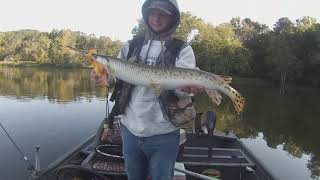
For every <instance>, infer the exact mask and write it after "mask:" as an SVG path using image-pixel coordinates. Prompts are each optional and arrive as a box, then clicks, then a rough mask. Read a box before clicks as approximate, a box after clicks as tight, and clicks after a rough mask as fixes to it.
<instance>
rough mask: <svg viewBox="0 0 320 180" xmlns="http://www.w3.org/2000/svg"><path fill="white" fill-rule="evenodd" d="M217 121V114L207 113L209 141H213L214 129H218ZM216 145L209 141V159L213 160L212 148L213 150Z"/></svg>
mask: <svg viewBox="0 0 320 180" xmlns="http://www.w3.org/2000/svg"><path fill="white" fill-rule="evenodd" d="M216 120H217V116H216V114H215V112H213V111H208V112H207V113H206V128H207V131H208V136H209V139H211V137H212V136H213V131H214V128H215V127H216ZM213 146H214V144H213V142H212V141H209V146H208V148H209V151H208V157H209V158H211V157H212V148H213Z"/></svg>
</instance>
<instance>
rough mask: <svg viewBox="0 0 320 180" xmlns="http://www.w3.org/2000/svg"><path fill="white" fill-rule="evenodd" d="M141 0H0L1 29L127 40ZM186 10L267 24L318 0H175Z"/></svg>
mask: <svg viewBox="0 0 320 180" xmlns="http://www.w3.org/2000/svg"><path fill="white" fill-rule="evenodd" d="M144 1H145V0H90V1H89V0H86V1H85V0H51V1H49V0H0V5H1V10H0V32H4V31H12V30H19V29H36V30H39V31H51V30H52V29H59V30H60V29H64V28H69V29H71V30H74V31H81V32H84V33H86V34H95V35H96V36H108V37H111V38H112V39H113V40H121V41H125V40H127V39H130V38H131V37H132V35H131V30H132V29H133V28H134V27H135V26H136V25H137V20H138V19H139V18H141V7H142V4H143V2H144ZM178 3H179V6H180V10H181V11H184V12H186V11H189V12H190V13H191V14H192V15H194V16H197V17H199V18H202V19H203V20H205V21H206V22H209V23H211V24H213V25H219V24H221V23H225V22H229V21H230V20H231V18H232V17H240V18H241V19H244V18H250V19H251V20H253V21H257V22H259V23H261V24H266V25H268V26H269V27H270V28H272V27H273V24H274V23H275V22H276V21H277V20H278V19H279V18H281V17H288V18H289V19H290V20H291V21H293V22H295V20H296V19H299V18H301V17H303V16H311V17H314V18H316V19H317V20H318V22H319V21H320V11H319V7H320V0H220V1H217V0H178Z"/></svg>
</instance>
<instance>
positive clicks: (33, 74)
mask: <svg viewBox="0 0 320 180" xmlns="http://www.w3.org/2000/svg"><path fill="white" fill-rule="evenodd" d="M89 73H90V72H89V70H80V69H73V70H72V69H71V70H70V69H69V70H67V69H39V68H9V67H0V121H1V123H2V124H3V125H4V126H5V127H6V129H7V131H8V132H9V133H10V135H11V136H12V138H13V139H14V140H15V141H16V143H17V144H18V145H19V147H20V148H21V149H22V150H23V152H26V153H27V156H28V157H30V159H31V161H32V162H33V158H34V151H35V150H34V147H35V145H40V146H41V149H40V160H41V166H42V167H45V166H47V165H48V164H49V163H51V162H52V161H54V160H55V159H56V158H57V157H59V156H60V155H62V154H63V153H65V152H66V151H67V150H68V149H70V148H72V147H73V146H75V145H77V144H78V143H80V142H81V141H82V140H84V139H86V138H87V137H88V136H89V135H91V134H93V133H95V131H96V129H97V127H98V125H99V123H100V122H101V120H102V119H103V118H104V117H105V103H106V102H105V94H106V91H105V90H104V89H101V88H96V87H94V85H93V84H92V83H91V81H90V77H89ZM235 84H236V85H234V86H235V87H236V89H238V90H239V91H240V92H241V93H242V94H243V95H244V96H245V97H246V100H247V104H246V108H245V111H244V113H243V115H242V118H240V116H238V115H236V113H235V111H234V109H233V107H232V104H231V102H230V100H229V99H228V98H226V97H225V98H224V100H223V104H222V105H221V106H219V107H214V106H212V105H211V104H210V103H209V101H207V98H206V97H205V96H203V95H200V96H197V97H196V102H195V103H196V109H197V110H198V111H203V112H205V111H207V110H212V109H214V110H215V111H216V112H217V115H218V122H217V128H218V129H219V130H224V129H231V130H233V131H234V132H235V133H236V134H237V135H238V136H240V137H242V140H243V142H244V143H245V144H246V145H247V146H249V147H250V149H251V150H252V151H253V152H254V153H255V154H256V155H257V156H258V157H259V158H260V159H261V160H262V161H263V163H264V164H265V165H266V166H267V167H268V168H269V169H271V170H272V172H273V174H275V176H277V177H278V178H279V179H288V180H289V179H290V180H295V179H297V180H301V179H303V180H308V179H319V175H320V143H319V141H318V140H317V137H319V136H320V132H319V130H318V127H319V125H320V122H319V117H320V112H319V105H318V102H319V101H320V93H319V90H316V89H310V88H290V89H289V90H288V91H287V93H286V94H285V95H284V96H280V95H279V89H278V88H274V87H272V86H270V87H269V86H267V87H266V86H263V87H262V86H260V85H259V86H258V85H257V84H255V83H249V84H246V85H240V84H241V83H239V82H238V83H237V82H236V83H235ZM240 119H242V120H240ZM0 142H1V145H0V152H1V153H0V179H1V180H23V179H28V171H27V164H26V163H25V162H24V161H23V160H21V156H20V154H19V153H18V152H17V151H16V149H15V148H14V146H13V145H12V144H11V142H10V141H9V139H8V138H7V136H6V135H5V133H4V132H3V130H2V129H0Z"/></svg>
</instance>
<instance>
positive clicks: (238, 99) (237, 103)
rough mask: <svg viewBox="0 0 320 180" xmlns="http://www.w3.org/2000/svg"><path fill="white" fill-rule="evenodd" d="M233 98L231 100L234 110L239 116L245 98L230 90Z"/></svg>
mask: <svg viewBox="0 0 320 180" xmlns="http://www.w3.org/2000/svg"><path fill="white" fill-rule="evenodd" d="M232 94H233V98H231V100H232V103H233V106H234V108H235V109H236V111H237V113H238V114H240V112H242V110H243V107H244V104H245V101H246V100H245V98H244V97H243V96H242V95H241V94H240V93H239V92H237V91H236V90H234V89H233V90H232Z"/></svg>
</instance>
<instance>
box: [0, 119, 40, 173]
mask: <svg viewBox="0 0 320 180" xmlns="http://www.w3.org/2000/svg"><path fill="white" fill-rule="evenodd" d="M0 126H1V128H2V129H3V131H4V132H5V133H6V135H7V137H8V138H9V140H10V141H11V143H12V144H13V145H14V147H15V149H16V150H17V151H18V152H19V153H20V155H21V156H22V159H23V160H25V161H26V162H27V163H28V165H29V169H30V170H32V169H33V168H34V167H33V164H32V163H31V162H30V160H29V158H28V157H27V156H26V154H25V153H23V152H22V150H21V149H20V147H19V146H18V145H17V143H16V142H15V141H14V140H13V138H12V137H11V136H10V134H9V133H8V131H7V130H6V128H5V127H4V126H3V125H2V123H1V122H0Z"/></svg>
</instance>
